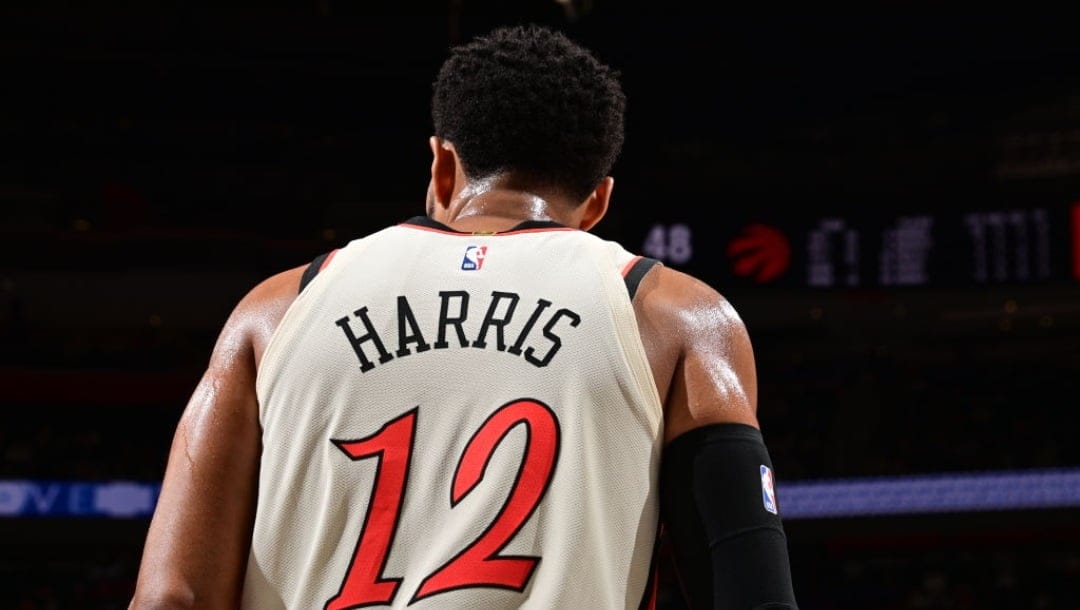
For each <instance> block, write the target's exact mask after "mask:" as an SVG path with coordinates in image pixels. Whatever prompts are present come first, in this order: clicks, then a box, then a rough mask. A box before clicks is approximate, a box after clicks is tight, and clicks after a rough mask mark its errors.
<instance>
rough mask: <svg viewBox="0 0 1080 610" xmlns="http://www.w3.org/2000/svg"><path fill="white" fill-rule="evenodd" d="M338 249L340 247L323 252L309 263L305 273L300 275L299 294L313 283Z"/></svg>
mask: <svg viewBox="0 0 1080 610" xmlns="http://www.w3.org/2000/svg"><path fill="white" fill-rule="evenodd" d="M337 251H338V249H337V248H334V249H333V250H330V251H329V252H323V253H322V254H320V255H318V256H316V257H315V258H314V259H313V260H312V261H311V263H309V264H308V266H307V269H304V274H303V275H301V276H300V288H299V290H297V291H296V292H297V294H299V293H301V292H303V291H304V288H307V285H308V284H310V283H311V280H313V279H315V276H316V275H318V274H319V272H320V271H322V270H323V269H325V268H326V266H327V265H329V264H330V259H332V258H334V255H335V254H337Z"/></svg>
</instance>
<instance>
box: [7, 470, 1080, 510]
mask: <svg viewBox="0 0 1080 610" xmlns="http://www.w3.org/2000/svg"><path fill="white" fill-rule="evenodd" d="M160 491H161V485H160V484H157V483H146V482H135V481H112V482H104V483H103V482H82V481H43V480H0V518H20V517H69V518H71V517H75V518H113V519H130V518H140V519H142V518H147V517H149V516H150V515H152V514H153V512H154V506H155V504H156V502H157V498H158V494H159V493H160ZM776 497H777V499H778V502H779V505H780V514H781V515H782V516H783V517H784V519H786V520H797V519H826V518H843V517H869V516H884V515H914V514H927V513H963V512H980V511H1000V510H1029V509H1047V508H1071V507H1080V468H1063V469H1047V470H1017V471H993V472H980V473H943V474H931V475H910V476H893V477H880V478H857V479H828V480H824V479H822V480H813V481H788V482H784V481H778V482H777V484H776Z"/></svg>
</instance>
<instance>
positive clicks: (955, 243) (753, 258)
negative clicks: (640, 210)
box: [625, 202, 1080, 290]
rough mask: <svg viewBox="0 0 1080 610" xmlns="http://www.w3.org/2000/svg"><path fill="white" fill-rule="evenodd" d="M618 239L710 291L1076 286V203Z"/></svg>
mask: <svg viewBox="0 0 1080 610" xmlns="http://www.w3.org/2000/svg"><path fill="white" fill-rule="evenodd" d="M687 213H689V212H687ZM676 214H677V212H676ZM627 237H628V239H626V240H625V241H626V243H627V245H628V246H630V247H631V248H633V247H635V246H636V247H637V248H638V250H639V252H641V253H642V254H645V255H647V256H651V257H654V258H658V259H660V260H663V261H664V262H665V263H666V264H668V265H669V266H671V267H674V268H677V269H682V270H684V271H687V272H689V273H692V274H694V275H697V276H698V277H700V278H701V279H703V280H705V281H707V282H709V283H711V284H713V285H714V286H715V287H717V288H721V287H732V286H737V287H740V288H747V289H749V288H761V289H768V288H770V287H778V288H788V289H791V288H802V289H809V290H842V289H892V288H897V289H903V288H919V287H929V288H977V287H985V286H990V285H1029V284H1031V285H1034V284H1040V285H1048V284H1074V285H1077V286H1078V287H1080V202H1062V203H1057V204H1055V203H1051V204H1046V205H1033V206H1010V207H1001V208H972V209H968V210H962V209H960V210H957V209H953V210H949V211H937V212H934V211H929V212H928V211H911V212H904V211H897V210H895V209H890V210H888V211H881V210H872V211H866V212H858V213H841V214H818V215H809V216H808V215H803V216H784V215H778V214H775V213H774V214H772V215H771V216H765V215H762V216H755V215H754V214H753V212H751V213H749V214H745V215H744V216H743V217H741V218H738V219H736V220H734V221H732V220H731V216H730V215H729V213H728V212H724V213H723V216H721V217H720V218H717V219H709V218H690V217H686V216H684V217H678V216H672V217H670V218H666V219H664V220H663V221H659V222H656V221H654V222H651V223H650V224H643V225H641V226H636V227H632V228H631V230H630V231H629V235H628V236H627ZM635 242H636V243H635Z"/></svg>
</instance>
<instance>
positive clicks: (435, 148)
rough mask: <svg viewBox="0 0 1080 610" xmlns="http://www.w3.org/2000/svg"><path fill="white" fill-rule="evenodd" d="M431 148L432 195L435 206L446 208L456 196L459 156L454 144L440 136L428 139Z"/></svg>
mask: <svg viewBox="0 0 1080 610" xmlns="http://www.w3.org/2000/svg"><path fill="white" fill-rule="evenodd" d="M428 145H429V146H430V147H431V195H432V196H433V198H434V200H435V204H436V205H438V206H440V207H443V208H445V207H446V206H448V205H450V200H451V199H452V198H453V195H454V181H455V180H456V178H457V155H456V154H455V153H454V147H453V145H452V144H450V143H449V142H447V141H446V140H443V139H442V138H440V137H438V136H431V137H430V138H428Z"/></svg>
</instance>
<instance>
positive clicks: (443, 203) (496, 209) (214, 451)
mask: <svg viewBox="0 0 1080 610" xmlns="http://www.w3.org/2000/svg"><path fill="white" fill-rule="evenodd" d="M430 144H431V149H432V154H433V157H434V159H433V162H432V168H431V176H432V178H431V183H430V184H429V186H428V192H427V198H426V205H425V208H426V210H427V214H428V215H429V216H431V217H432V218H433V219H435V220H437V221H439V222H442V223H443V224H446V225H448V226H450V227H452V228H454V229H457V230H460V231H502V230H505V229H508V228H510V227H512V226H514V225H516V224H518V223H519V222H522V221H525V220H553V221H555V222H559V223H561V224H564V225H566V226H571V227H576V228H580V229H582V230H589V229H591V228H592V227H593V226H595V224H596V223H597V222H599V221H600V219H601V218H603V216H604V213H605V212H606V211H607V206H608V203H609V201H610V197H611V190H612V188H613V186H614V181H613V180H612V179H611V178H610V177H608V178H605V179H604V180H603V181H602V182H601V183H600V184H599V185H597V187H596V189H595V190H594V191H593V193H592V194H590V195H589V197H588V198H587V199H586V200H585V201H584V202H575V201H569V200H566V199H565V198H563V197H560V196H559V193H557V192H554V191H548V190H537V189H525V188H522V186H521V185H520V184H518V183H517V182H516V181H515V180H514V179H513V176H500V177H495V178H490V179H488V180H485V181H483V183H478V182H472V183H470V182H469V181H468V179H467V178H466V176H465V175H464V173H463V171H462V170H461V164H460V162H459V161H458V158H457V153H456V152H455V151H454V148H453V145H452V144H451V143H450V142H446V141H443V140H439V139H438V138H434V137H433V138H431V141H430ZM575 204H577V205H575ZM304 267H305V266H300V267H296V268H293V269H289V270H287V271H283V272H281V273H278V274H276V275H274V276H272V277H270V278H268V279H266V280H264V281H262V282H261V283H260V284H258V285H257V286H256V287H255V288H253V289H252V290H251V291H250V292H249V293H248V294H247V295H245V296H244V298H243V299H241V301H240V302H239V303H238V304H237V305H236V307H235V309H234V310H233V312H232V314H231V315H230V316H229V318H228V320H227V321H226V322H225V324H224V327H223V328H222V331H221V333H220V335H219V337H218V340H217V343H216V344H215V346H214V349H213V351H212V353H211V356H210V362H209V364H208V366H207V369H206V372H205V374H204V375H203V378H202V380H201V381H200V382H199V384H198V386H197V387H196V388H195V391H194V392H193V394H192V396H191V398H190V400H189V402H188V404H187V407H186V408H185V411H184V414H183V416H182V418H181V420H180V422H179V424H178V426H177V429H176V433H175V436H174V438H173V444H172V447H171V449H170V453H169V459H168V464H167V466H166V471H165V477H164V481H163V483H162V489H161V495H160V497H159V499H158V504H157V508H156V510H155V512H154V516H153V519H152V520H151V523H150V528H149V531H148V533H147V537H146V544H145V548H144V551H143V558H142V564H141V566H140V569H139V576H138V580H137V582H136V589H135V593H134V596H133V598H132V601H131V604H130V606H129V608H130V609H132V610H136V609H138V610H142V609H164V608H199V609H201V610H215V609H217V608H223V609H224V608H235V607H237V606H238V605H239V603H240V596H241V587H242V584H243V578H244V571H245V569H246V562H247V556H248V551H249V545H250V540H251V531H252V525H253V523H254V518H255V504H256V489H257V483H258V468H259V453H260V450H261V446H260V443H261V430H260V426H259V419H258V401H257V399H256V393H255V377H256V372H257V371H258V367H259V363H260V362H261V360H262V355H263V352H264V351H265V349H266V345H267V343H268V342H269V340H270V337H271V335H272V334H273V332H274V329H276V328H277V325H278V324H279V323H280V321H281V319H282V317H283V316H284V314H285V311H286V310H287V309H288V307H289V305H290V304H291V303H292V302H293V299H295V298H296V296H297V292H298V288H299V286H300V278H301V275H302V274H303V271H304ZM634 311H635V313H636V316H637V321H638V326H639V328H640V331H641V337H642V341H643V342H644V345H645V349H646V352H647V354H648V358H649V363H650V365H651V367H652V372H653V376H654V377H655V379H656V386H657V388H658V390H659V392H660V396H661V399H662V402H663V404H664V410H665V420H664V426H665V427H664V440H665V442H670V441H671V440H672V439H674V438H676V437H677V436H679V435H680V434H682V433H684V432H686V431H688V430H691V429H693V428H696V427H698V426H703V425H707V424H714V423H742V424H748V425H751V426H754V427H758V422H757V415H756V413H757V377H756V372H755V362H754V354H753V349H752V347H751V343H750V339H749V337H748V334H747V331H746V327H745V325H744V324H743V322H742V320H741V319H740V318H739V316H738V314H737V313H736V311H735V310H734V308H732V306H731V305H730V303H728V301H727V300H726V299H724V298H723V297H722V296H721V295H720V294H719V293H718V292H717V291H716V290H714V289H713V288H711V287H710V286H708V285H707V284H705V283H704V282H702V281H700V280H697V279H695V278H693V277H692V276H689V275H687V274H685V273H682V272H680V271H677V270H674V269H670V268H667V267H663V266H657V267H654V268H653V269H652V270H651V271H650V272H649V273H648V274H646V276H645V277H644V279H643V280H642V282H641V284H640V285H639V287H638V292H637V297H636V298H635V301H634Z"/></svg>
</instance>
